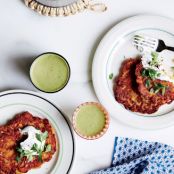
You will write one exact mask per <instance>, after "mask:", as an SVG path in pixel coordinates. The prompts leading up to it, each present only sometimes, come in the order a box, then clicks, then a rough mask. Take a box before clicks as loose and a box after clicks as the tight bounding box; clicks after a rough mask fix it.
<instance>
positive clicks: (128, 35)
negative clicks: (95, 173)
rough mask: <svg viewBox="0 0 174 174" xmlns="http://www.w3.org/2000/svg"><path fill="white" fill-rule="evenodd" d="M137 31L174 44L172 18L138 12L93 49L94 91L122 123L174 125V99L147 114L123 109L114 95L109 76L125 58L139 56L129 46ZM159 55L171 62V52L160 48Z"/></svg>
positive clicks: (133, 124) (116, 72) (145, 125)
mask: <svg viewBox="0 0 174 174" xmlns="http://www.w3.org/2000/svg"><path fill="white" fill-rule="evenodd" d="M138 33H142V34H146V35H150V36H152V37H156V38H160V39H163V40H164V41H165V42H166V44H168V45H171V46H174V21H173V20H171V19H168V18H165V17H160V16H151V15H140V16H134V17H131V18H128V19H126V20H124V21H122V22H121V23H119V24H117V25H116V26H115V27H113V28H112V29H111V30H110V31H109V32H108V33H107V34H106V36H105V37H104V38H103V40H102V41H101V43H100V44H99V46H98V49H97V51H96V54H95V57H94V61H93V67H92V78H93V85H94V89H95V92H96V94H97V96H98V98H99V100H100V102H101V103H102V104H103V105H104V106H105V107H106V108H107V109H108V111H109V112H110V114H111V115H112V116H113V117H115V118H117V119H118V120H119V121H121V122H123V123H125V124H128V125H130V126H133V127H138V128H143V129H158V128H164V127H168V126H171V125H172V124H174V112H173V109H174V102H172V103H171V104H170V105H167V104H166V105H164V106H162V107H160V109H159V111H157V112H156V113H154V114H151V115H150V116H149V115H142V114H138V113H133V112H131V111H128V110H126V109H125V108H124V107H123V106H122V105H121V104H119V103H118V102H117V101H116V100H115V98H114V95H113V81H112V80H110V79H109V74H111V73H113V74H114V77H115V76H117V75H118V73H119V69H120V66H121V63H122V62H123V60H124V59H125V57H126V58H130V57H132V58H134V57H136V56H137V55H139V52H138V51H137V50H136V48H135V47H134V46H133V45H132V37H133V36H134V35H135V34H138ZM162 56H163V57H164V58H165V59H166V60H170V61H171V60H172V59H174V52H170V51H163V53H162Z"/></svg>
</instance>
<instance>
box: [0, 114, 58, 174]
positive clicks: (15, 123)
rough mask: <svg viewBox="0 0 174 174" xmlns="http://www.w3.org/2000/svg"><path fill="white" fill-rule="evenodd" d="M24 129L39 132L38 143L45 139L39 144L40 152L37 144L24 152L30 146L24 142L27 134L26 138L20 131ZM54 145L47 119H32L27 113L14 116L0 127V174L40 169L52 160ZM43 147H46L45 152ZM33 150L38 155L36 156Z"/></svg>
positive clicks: (51, 129) (53, 137)
mask: <svg viewBox="0 0 174 174" xmlns="http://www.w3.org/2000/svg"><path fill="white" fill-rule="evenodd" d="M26 127H29V128H30V129H31V127H32V128H33V129H36V130H37V131H38V132H39V131H40V132H41V134H36V138H38V140H37V141H38V143H39V141H41V140H42V138H44V137H45V139H43V140H42V143H41V144H42V145H43V144H44V147H43V148H42V151H41V150H40V149H39V146H38V144H37V143H36V144H34V145H33V147H32V148H31V150H30V149H28V150H26V149H27V148H28V147H29V145H30V144H27V142H25V141H26V139H27V138H29V134H28V137H27V135H25V134H22V131H21V130H23V129H25V128H26ZM28 130H29V129H28ZM41 135H45V136H41ZM31 140H32V139H31ZM37 141H36V142H37ZM21 142H25V143H23V144H22V143H21ZM31 142H32V141H31ZM56 144H57V143H56V138H55V134H54V130H53V128H52V126H51V125H50V123H49V121H48V120H47V119H42V118H39V117H34V116H33V115H32V114H30V113H29V112H24V113H21V114H18V115H16V116H15V117H14V118H13V119H12V120H10V121H9V122H8V123H7V124H6V125H4V126H0V174H17V173H27V172H28V171H29V170H31V169H34V168H38V167H40V166H41V165H42V164H43V163H44V162H48V161H50V160H51V159H52V156H53V155H54V153H55V152H56V150H57V148H56V147H57V145H56ZM22 145H23V146H22ZM45 147H47V149H46V150H45ZM22 148H24V149H22ZM25 148H26V149H25ZM35 149H36V150H38V152H40V154H37V153H36V152H37V151H34V150H35ZM39 150H40V151H39ZM29 152H30V153H29ZM27 153H28V154H27ZM41 153H42V154H41Z"/></svg>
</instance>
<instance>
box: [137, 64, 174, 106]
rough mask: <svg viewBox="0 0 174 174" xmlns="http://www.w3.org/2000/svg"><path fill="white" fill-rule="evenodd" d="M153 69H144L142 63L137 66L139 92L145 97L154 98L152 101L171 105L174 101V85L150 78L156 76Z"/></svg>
mask: <svg viewBox="0 0 174 174" xmlns="http://www.w3.org/2000/svg"><path fill="white" fill-rule="evenodd" d="M155 73H156V72H155V71H154V70H153V69H143V65H142V63H139V64H137V65H136V71H135V74H136V82H137V85H138V90H139V92H140V93H141V94H142V95H143V96H148V97H151V98H152V101H154V102H155V101H157V100H158V101H159V102H160V103H161V104H165V103H168V104H169V103H171V102H172V101H173V100H174V85H173V83H172V82H169V81H164V80H159V79H155V78H154V77H149V74H151V75H152V76H153V74H154V75H155Z"/></svg>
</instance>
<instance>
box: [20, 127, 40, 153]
mask: <svg viewBox="0 0 174 174" xmlns="http://www.w3.org/2000/svg"><path fill="white" fill-rule="evenodd" d="M21 133H22V134H23V135H25V134H26V135H28V138H27V139H26V140H25V141H23V142H21V143H20V146H21V148H22V149H23V150H28V151H30V150H31V149H32V147H33V145H34V144H37V145H38V147H40V146H41V142H40V141H38V139H37V138H36V134H41V133H42V132H41V131H40V130H38V129H36V128H34V127H33V126H27V127H25V128H24V129H23V130H21Z"/></svg>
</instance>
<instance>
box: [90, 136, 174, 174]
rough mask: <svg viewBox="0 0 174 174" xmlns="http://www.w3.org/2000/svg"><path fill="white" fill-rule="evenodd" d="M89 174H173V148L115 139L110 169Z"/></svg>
mask: <svg viewBox="0 0 174 174" xmlns="http://www.w3.org/2000/svg"><path fill="white" fill-rule="evenodd" d="M90 174H174V148H172V147H171V146H168V145H166V144H161V143H158V142H148V141H140V140H135V139H128V138H121V137H119V138H118V137H116V139H115V146H114V153H113V158H112V165H111V167H109V168H107V169H102V170H98V171H94V172H91V173H90Z"/></svg>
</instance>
